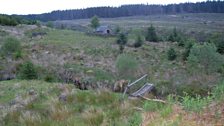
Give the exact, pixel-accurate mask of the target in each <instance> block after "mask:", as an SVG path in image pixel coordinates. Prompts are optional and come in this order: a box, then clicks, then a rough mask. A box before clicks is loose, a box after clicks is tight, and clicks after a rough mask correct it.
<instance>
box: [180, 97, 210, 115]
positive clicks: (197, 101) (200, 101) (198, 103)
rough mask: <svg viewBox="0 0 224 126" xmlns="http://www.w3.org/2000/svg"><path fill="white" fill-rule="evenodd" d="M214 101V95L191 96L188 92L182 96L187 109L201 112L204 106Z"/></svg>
mask: <svg viewBox="0 0 224 126" xmlns="http://www.w3.org/2000/svg"><path fill="white" fill-rule="evenodd" d="M211 101H212V97H210V96H207V97H201V96H200V95H196V96H195V97H191V96H190V95H188V94H187V93H185V95H184V96H183V97H182V105H183V107H184V109H185V110H188V111H194V112H201V111H202V110H203V108H204V107H206V106H207V105H208V104H209V103H210V102H211Z"/></svg>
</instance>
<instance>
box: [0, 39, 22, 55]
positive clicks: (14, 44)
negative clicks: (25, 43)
mask: <svg viewBox="0 0 224 126" xmlns="http://www.w3.org/2000/svg"><path fill="white" fill-rule="evenodd" d="M21 51H22V47H21V43H20V41H19V40H17V39H16V38H13V37H9V38H7V39H6V40H5V42H4V43H3V45H2V47H1V53H2V55H4V56H9V55H10V56H13V55H14V56H15V57H17V58H19V57H21Z"/></svg>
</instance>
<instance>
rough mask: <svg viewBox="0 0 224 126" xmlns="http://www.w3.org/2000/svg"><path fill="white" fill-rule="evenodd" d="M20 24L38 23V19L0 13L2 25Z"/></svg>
mask: <svg viewBox="0 0 224 126" xmlns="http://www.w3.org/2000/svg"><path fill="white" fill-rule="evenodd" d="M18 24H36V21H35V20H30V19H24V18H23V17H20V16H15V15H12V16H10V15H4V14H0V25H7V26H16V25H18Z"/></svg>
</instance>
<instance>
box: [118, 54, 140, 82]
mask: <svg viewBox="0 0 224 126" xmlns="http://www.w3.org/2000/svg"><path fill="white" fill-rule="evenodd" d="M116 68H117V71H118V74H119V76H120V77H121V78H129V77H133V75H134V73H136V71H137V68H138V62H137V60H136V59H135V58H134V57H133V56H131V55H127V54H121V55H119V56H118V57H117V60H116Z"/></svg>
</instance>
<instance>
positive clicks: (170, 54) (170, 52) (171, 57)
mask: <svg viewBox="0 0 224 126" xmlns="http://www.w3.org/2000/svg"><path fill="white" fill-rule="evenodd" d="M167 57H168V60H171V61H172V60H175V59H176V57H177V53H176V51H175V50H174V49H173V48H170V49H169V50H168V52H167Z"/></svg>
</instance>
